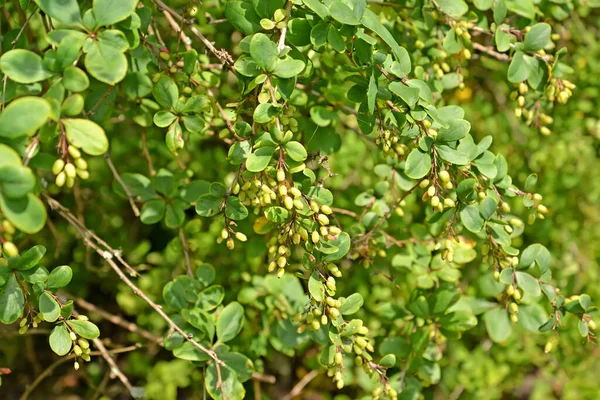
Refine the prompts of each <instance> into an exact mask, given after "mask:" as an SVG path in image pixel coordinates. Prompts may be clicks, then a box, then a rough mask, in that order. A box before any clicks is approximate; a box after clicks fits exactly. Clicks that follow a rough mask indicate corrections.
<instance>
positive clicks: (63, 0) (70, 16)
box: [35, 0, 81, 25]
mask: <svg viewBox="0 0 600 400" xmlns="http://www.w3.org/2000/svg"><path fill="white" fill-rule="evenodd" d="M35 2H36V4H37V5H38V6H39V7H40V9H41V10H42V11H43V12H45V13H46V14H48V15H49V16H51V17H52V18H54V19H56V20H58V21H60V22H64V23H65V24H67V25H78V24H79V23H80V22H81V11H79V4H78V3H77V0H35Z"/></svg>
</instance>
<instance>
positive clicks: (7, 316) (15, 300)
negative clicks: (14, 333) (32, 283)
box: [0, 274, 25, 325]
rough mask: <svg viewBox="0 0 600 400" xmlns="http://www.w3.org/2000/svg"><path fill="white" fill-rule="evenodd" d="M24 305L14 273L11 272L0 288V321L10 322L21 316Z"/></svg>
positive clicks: (23, 298) (23, 297) (21, 292)
mask: <svg viewBox="0 0 600 400" xmlns="http://www.w3.org/2000/svg"><path fill="white" fill-rule="evenodd" d="M24 306H25V296H23V291H22V290H21V287H20V286H19V282H18V281H17V278H16V276H15V274H12V275H11V276H10V278H8V280H7V282H6V283H5V284H4V286H3V287H1V288H0V322H2V323H3V324H6V325H9V324H12V323H13V322H15V321H16V320H18V319H19V318H20V317H21V315H22V314H23V307H24Z"/></svg>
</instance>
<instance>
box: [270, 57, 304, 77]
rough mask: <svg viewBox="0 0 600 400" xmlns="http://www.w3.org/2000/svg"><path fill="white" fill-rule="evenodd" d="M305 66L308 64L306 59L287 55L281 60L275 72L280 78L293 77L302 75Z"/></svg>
mask: <svg viewBox="0 0 600 400" xmlns="http://www.w3.org/2000/svg"><path fill="white" fill-rule="evenodd" d="M305 66H306V64H304V61H302V60H295V59H293V58H291V57H286V58H284V59H283V60H279V62H278V63H277V67H276V68H275V72H274V73H275V75H277V76H278V77H280V78H285V79H288V78H293V77H294V76H297V75H300V73H301V72H302V70H303V69H304V67H305Z"/></svg>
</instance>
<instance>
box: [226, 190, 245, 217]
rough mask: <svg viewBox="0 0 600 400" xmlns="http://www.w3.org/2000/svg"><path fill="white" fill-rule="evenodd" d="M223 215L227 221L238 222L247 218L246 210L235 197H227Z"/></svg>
mask: <svg viewBox="0 0 600 400" xmlns="http://www.w3.org/2000/svg"><path fill="white" fill-rule="evenodd" d="M225 215H226V216H227V218H229V219H232V220H234V221H239V220H242V219H245V218H247V217H248V209H247V208H246V206H245V205H243V204H242V203H240V199H239V198H237V196H229V197H228V198H227V205H226V206H225Z"/></svg>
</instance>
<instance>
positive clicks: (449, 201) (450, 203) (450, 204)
mask: <svg viewBox="0 0 600 400" xmlns="http://www.w3.org/2000/svg"><path fill="white" fill-rule="evenodd" d="M444 205H445V206H446V207H454V206H455V203H454V200H452V199H451V198H449V197H447V198H445V199H444Z"/></svg>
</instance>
